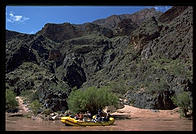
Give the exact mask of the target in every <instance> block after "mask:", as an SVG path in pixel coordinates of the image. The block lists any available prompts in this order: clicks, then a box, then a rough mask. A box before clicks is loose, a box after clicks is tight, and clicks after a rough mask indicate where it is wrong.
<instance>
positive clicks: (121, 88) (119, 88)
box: [107, 80, 132, 97]
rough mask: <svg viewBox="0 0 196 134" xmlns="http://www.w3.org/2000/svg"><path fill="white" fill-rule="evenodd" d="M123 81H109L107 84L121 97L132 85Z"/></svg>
mask: <svg viewBox="0 0 196 134" xmlns="http://www.w3.org/2000/svg"><path fill="white" fill-rule="evenodd" d="M125 83H126V81H125V80H119V81H111V82H109V83H108V84H107V86H108V88H109V89H110V90H111V91H112V92H113V93H115V94H116V95H117V96H119V97H120V96H121V97H122V96H123V95H124V94H125V93H126V92H127V91H128V90H132V87H128V86H127V85H125Z"/></svg>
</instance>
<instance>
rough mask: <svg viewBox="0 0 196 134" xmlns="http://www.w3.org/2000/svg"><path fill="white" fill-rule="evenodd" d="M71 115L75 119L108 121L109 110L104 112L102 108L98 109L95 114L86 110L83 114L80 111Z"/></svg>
mask: <svg viewBox="0 0 196 134" xmlns="http://www.w3.org/2000/svg"><path fill="white" fill-rule="evenodd" d="M69 116H70V115H69ZM71 117H72V118H75V119H76V120H82V121H93V122H102V121H109V118H110V117H111V115H110V114H109V112H107V113H105V112H103V111H102V110H98V112H97V114H95V115H94V116H92V114H91V113H90V112H89V111H87V112H85V113H84V114H83V113H82V112H79V113H77V114H76V115H75V116H71Z"/></svg>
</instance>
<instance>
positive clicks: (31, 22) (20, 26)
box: [5, 6, 171, 34]
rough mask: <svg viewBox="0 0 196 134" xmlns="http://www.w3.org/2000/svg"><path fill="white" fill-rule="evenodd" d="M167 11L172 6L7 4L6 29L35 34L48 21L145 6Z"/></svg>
mask: <svg viewBox="0 0 196 134" xmlns="http://www.w3.org/2000/svg"><path fill="white" fill-rule="evenodd" d="M152 7H154V8H155V9H156V10H159V11H162V12H165V11H166V10H168V9H169V8H171V6H6V14H5V16H6V29H8V30H12V31H17V32H21V33H28V34H34V33H36V32H38V31H39V30H41V29H42V27H43V26H44V25H45V24H46V23H56V24H61V23H65V22H69V23H71V24H82V23H85V22H92V21H94V20H97V19H102V18H106V17H109V16H111V15H120V14H132V13H134V12H137V11H139V10H142V9H144V8H152Z"/></svg>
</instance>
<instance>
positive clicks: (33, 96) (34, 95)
mask: <svg viewBox="0 0 196 134" xmlns="http://www.w3.org/2000/svg"><path fill="white" fill-rule="evenodd" d="M20 95H21V96H23V97H25V99H27V100H28V101H30V102H33V101H34V100H37V99H39V96H38V92H37V91H34V90H22V92H21V94H20Z"/></svg>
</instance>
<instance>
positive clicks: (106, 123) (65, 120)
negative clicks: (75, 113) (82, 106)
mask: <svg viewBox="0 0 196 134" xmlns="http://www.w3.org/2000/svg"><path fill="white" fill-rule="evenodd" d="M114 121H115V120H114V118H112V117H110V118H109V121H101V122H94V121H81V120H76V119H74V118H72V117H69V116H66V117H61V122H62V123H65V125H70V126H109V125H112V124H113V123H114Z"/></svg>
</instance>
